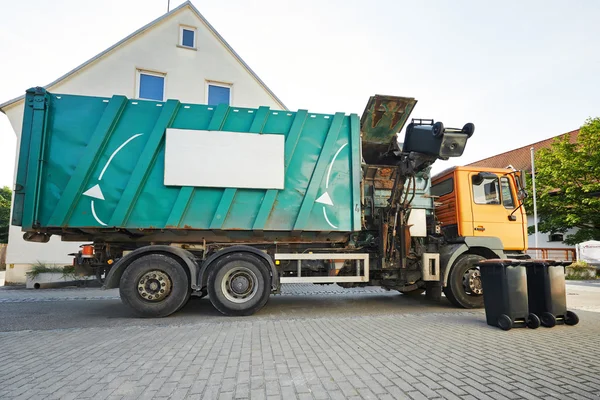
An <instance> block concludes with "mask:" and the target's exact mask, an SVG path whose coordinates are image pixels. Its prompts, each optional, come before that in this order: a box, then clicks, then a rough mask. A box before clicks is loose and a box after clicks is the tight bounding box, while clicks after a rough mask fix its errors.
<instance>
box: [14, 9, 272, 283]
mask: <svg viewBox="0 0 600 400" xmlns="http://www.w3.org/2000/svg"><path fill="white" fill-rule="evenodd" d="M180 25H188V26H192V27H195V28H196V35H197V36H196V48H197V50H190V49H185V48H180V47H177V44H178V42H179V26H180ZM137 69H143V70H150V71H155V72H161V73H164V74H166V78H165V98H167V99H169V98H173V99H178V100H181V101H182V102H189V103H206V101H207V99H206V94H207V90H206V82H207V81H208V80H210V81H219V82H225V83H229V84H232V91H231V105H234V106H238V107H258V106H270V107H271V108H273V109H281V106H280V105H279V104H278V103H277V102H276V100H275V99H274V98H273V97H272V96H271V95H270V94H269V93H268V91H267V90H265V89H264V87H263V86H262V85H260V84H259V83H258V82H257V81H256V79H255V78H254V77H253V76H252V75H251V74H250V73H248V71H247V70H246V69H245V68H244V67H243V66H242V64H240V63H239V62H238V61H237V59H236V58H235V57H234V56H233V55H232V54H231V53H230V52H229V51H228V50H227V48H226V47H224V46H223V45H222V44H221V43H220V42H219V40H218V39H217V38H216V37H215V36H214V35H213V34H212V33H211V31H210V30H209V29H208V28H207V27H206V26H205V25H204V24H203V23H202V21H201V20H200V19H199V18H198V17H197V15H196V14H195V13H194V12H193V11H192V10H191V8H189V7H184V8H182V9H181V10H180V11H178V12H177V13H175V14H173V15H171V16H169V17H167V18H165V19H164V20H162V21H161V22H160V23H158V24H157V25H154V26H153V27H152V28H150V29H149V30H146V31H145V32H143V33H142V34H140V35H138V36H137V37H136V38H133V39H131V40H129V41H128V42H127V43H125V44H123V45H121V46H120V47H119V48H117V49H114V50H113V51H111V52H110V53H109V54H107V55H105V56H103V57H102V58H100V59H98V60H96V61H95V62H94V63H92V64H90V65H88V66H87V67H85V68H84V69H82V70H80V71H79V72H77V73H75V74H74V75H73V76H71V77H69V78H68V79H66V80H64V81H62V82H59V83H58V84H56V85H54V86H52V87H51V88H49V90H50V91H51V92H54V93H65V94H81V95H90V96H112V95H113V94H122V95H125V96H127V97H129V98H133V97H136V95H137V88H136V76H137ZM4 111H5V113H6V115H7V116H8V118H9V120H10V123H11V125H12V127H13V130H14V131H15V133H16V134H17V138H18V140H17V159H18V151H19V142H20V136H21V127H22V121H23V102H22V101H21V102H19V103H17V104H15V105H12V106H10V107H8V108H5V109H4ZM15 174H16V168H15ZM22 236H23V234H22V232H21V228H20V227H18V226H11V227H10V231H9V245H8V251H7V264H8V267H7V273H6V281H7V282H14V283H16V282H24V281H25V272H26V271H27V269H28V268H29V266H30V265H31V264H34V263H36V262H38V261H40V262H44V263H49V264H70V263H71V261H72V258H71V257H69V256H68V255H67V254H68V253H72V252H76V251H78V247H79V243H72V242H61V241H60V238H59V237H55V236H54V237H52V238H51V239H50V242H49V243H30V242H26V241H24V240H23V238H22ZM10 264H13V265H12V266H11V265H10Z"/></svg>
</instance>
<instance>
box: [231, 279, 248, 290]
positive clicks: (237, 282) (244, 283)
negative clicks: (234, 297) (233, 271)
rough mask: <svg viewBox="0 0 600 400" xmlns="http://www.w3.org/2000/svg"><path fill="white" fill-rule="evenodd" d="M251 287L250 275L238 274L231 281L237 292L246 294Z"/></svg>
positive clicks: (233, 288) (232, 287)
mask: <svg viewBox="0 0 600 400" xmlns="http://www.w3.org/2000/svg"><path fill="white" fill-rule="evenodd" d="M249 288H250V280H248V277H246V276H241V275H238V276H236V277H235V278H233V280H232V281H231V289H232V290H233V292H234V293H236V294H244V293H246V292H247V291H248V289H249Z"/></svg>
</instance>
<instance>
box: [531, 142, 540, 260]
mask: <svg viewBox="0 0 600 400" xmlns="http://www.w3.org/2000/svg"><path fill="white" fill-rule="evenodd" d="M534 153H535V149H534V148H533V146H531V186H532V189H533V226H534V230H535V236H534V240H535V258H539V255H538V251H539V250H538V217H537V202H536V192H535V160H534Z"/></svg>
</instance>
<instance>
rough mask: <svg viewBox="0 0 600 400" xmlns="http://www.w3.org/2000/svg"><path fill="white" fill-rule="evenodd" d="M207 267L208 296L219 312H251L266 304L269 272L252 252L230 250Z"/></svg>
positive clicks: (269, 281) (227, 313) (241, 313)
mask: <svg viewBox="0 0 600 400" xmlns="http://www.w3.org/2000/svg"><path fill="white" fill-rule="evenodd" d="M209 268H210V272H209V274H208V285H207V289H208V297H209V299H210V302H211V303H212V304H213V306H214V307H215V308H216V309H217V310H219V311H220V312H221V313H222V314H225V315H229V316H243V315H252V314H254V313H255V312H257V311H258V310H260V309H261V308H263V306H264V305H265V304H267V301H268V300H269V296H270V295H271V275H270V273H269V269H268V267H267V266H266V265H265V264H264V263H263V261H262V260H260V259H259V258H258V257H256V256H255V255H253V254H251V253H244V252H239V253H230V254H227V255H224V256H223V257H221V258H218V259H217V260H216V261H215V262H214V263H213V264H212V265H211V266H210V267H209Z"/></svg>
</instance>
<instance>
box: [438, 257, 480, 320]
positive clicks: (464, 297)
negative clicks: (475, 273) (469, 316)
mask: <svg viewBox="0 0 600 400" xmlns="http://www.w3.org/2000/svg"><path fill="white" fill-rule="evenodd" d="M482 260H485V257H482V256H479V255H477V254H462V255H460V256H459V257H458V258H457V259H456V261H455V262H454V265H452V269H451V270H450V274H449V275H448V283H447V286H446V287H445V288H444V294H445V295H446V297H447V298H448V300H450V302H451V303H452V304H454V305H455V306H457V307H461V308H481V307H483V291H482V292H481V294H477V293H475V292H474V291H469V290H468V289H467V287H466V286H465V284H464V283H463V279H464V278H465V274H467V271H469V270H472V269H473V268H474V264H476V263H478V262H480V261H482ZM478 279H479V285H481V277H479V278H478ZM475 286H477V285H475ZM477 290H479V289H477Z"/></svg>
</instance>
